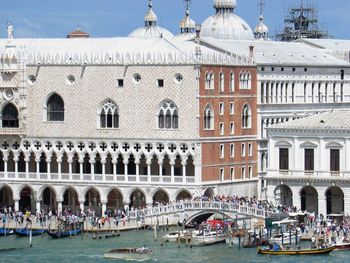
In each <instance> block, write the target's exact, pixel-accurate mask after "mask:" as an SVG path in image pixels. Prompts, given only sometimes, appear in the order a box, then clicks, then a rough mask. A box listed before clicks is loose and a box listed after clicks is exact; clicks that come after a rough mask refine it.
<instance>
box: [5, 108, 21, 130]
mask: <svg viewBox="0 0 350 263" xmlns="http://www.w3.org/2000/svg"><path fill="white" fill-rule="evenodd" d="M2 127H3V128H18V127H19V126H18V111H17V108H16V107H15V106H14V105H13V104H11V103H9V104H7V105H6V106H5V107H4V108H3V110H2Z"/></svg>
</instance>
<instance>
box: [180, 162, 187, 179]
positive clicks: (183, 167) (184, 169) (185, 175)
mask: <svg viewBox="0 0 350 263" xmlns="http://www.w3.org/2000/svg"><path fill="white" fill-rule="evenodd" d="M181 164H182V179H183V180H182V182H183V183H184V184H186V177H187V174H186V165H187V162H186V161H182V162H181Z"/></svg>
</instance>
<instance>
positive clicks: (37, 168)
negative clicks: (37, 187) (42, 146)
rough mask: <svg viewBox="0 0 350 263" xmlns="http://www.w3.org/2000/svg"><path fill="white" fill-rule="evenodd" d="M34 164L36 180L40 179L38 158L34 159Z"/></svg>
mask: <svg viewBox="0 0 350 263" xmlns="http://www.w3.org/2000/svg"><path fill="white" fill-rule="evenodd" d="M35 164H36V170H35V171H36V178H37V179H40V157H39V158H37V157H36V158H35Z"/></svg>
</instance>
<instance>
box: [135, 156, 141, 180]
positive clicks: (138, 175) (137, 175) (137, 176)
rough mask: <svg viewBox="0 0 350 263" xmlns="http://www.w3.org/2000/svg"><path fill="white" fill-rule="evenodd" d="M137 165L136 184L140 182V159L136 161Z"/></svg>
mask: <svg viewBox="0 0 350 263" xmlns="http://www.w3.org/2000/svg"><path fill="white" fill-rule="evenodd" d="M135 165H136V182H140V158H136V159H135Z"/></svg>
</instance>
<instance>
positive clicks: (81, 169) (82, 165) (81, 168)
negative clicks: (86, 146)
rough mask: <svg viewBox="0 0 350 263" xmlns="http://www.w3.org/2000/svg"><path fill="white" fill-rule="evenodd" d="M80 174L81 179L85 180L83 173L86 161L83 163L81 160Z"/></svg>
mask: <svg viewBox="0 0 350 263" xmlns="http://www.w3.org/2000/svg"><path fill="white" fill-rule="evenodd" d="M79 172H80V179H81V178H83V173H84V160H83V161H82V162H81V161H80V160H79Z"/></svg>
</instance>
